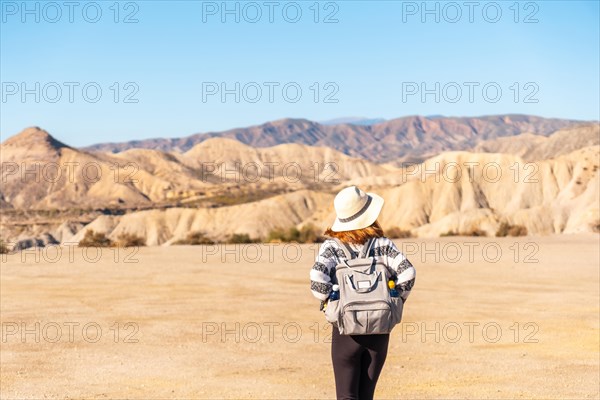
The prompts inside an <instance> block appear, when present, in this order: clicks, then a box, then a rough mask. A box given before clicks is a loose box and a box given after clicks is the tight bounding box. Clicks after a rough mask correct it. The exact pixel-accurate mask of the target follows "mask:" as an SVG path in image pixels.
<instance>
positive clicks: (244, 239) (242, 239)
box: [227, 233, 259, 244]
mask: <svg viewBox="0 0 600 400" xmlns="http://www.w3.org/2000/svg"><path fill="white" fill-rule="evenodd" d="M257 242H259V239H256V238H251V237H250V235H248V234H247V233H234V234H233V235H231V236H229V238H228V239H227V243H234V244H245V243H257Z"/></svg>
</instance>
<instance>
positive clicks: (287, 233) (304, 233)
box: [267, 224, 325, 243]
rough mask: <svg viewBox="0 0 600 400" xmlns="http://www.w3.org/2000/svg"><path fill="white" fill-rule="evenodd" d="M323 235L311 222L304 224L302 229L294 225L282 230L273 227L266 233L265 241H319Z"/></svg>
mask: <svg viewBox="0 0 600 400" xmlns="http://www.w3.org/2000/svg"><path fill="white" fill-rule="evenodd" d="M323 241H325V237H324V236H322V235H321V234H320V233H319V230H318V229H317V228H315V227H314V226H313V225H311V224H307V225H304V226H303V227H302V229H300V230H299V229H298V228H296V227H295V226H293V227H291V228H289V229H287V230H284V229H274V230H272V231H271V232H269V234H268V235H267V242H296V243H321V242H323Z"/></svg>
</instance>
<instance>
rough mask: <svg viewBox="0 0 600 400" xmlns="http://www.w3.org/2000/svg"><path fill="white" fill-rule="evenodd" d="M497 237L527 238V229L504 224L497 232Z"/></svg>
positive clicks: (521, 226)
mask: <svg viewBox="0 0 600 400" xmlns="http://www.w3.org/2000/svg"><path fill="white" fill-rule="evenodd" d="M496 236H497V237H505V236H527V228H525V227H524V226H523V225H511V224H509V223H508V222H502V223H501V224H500V226H499V227H498V230H497V231H496Z"/></svg>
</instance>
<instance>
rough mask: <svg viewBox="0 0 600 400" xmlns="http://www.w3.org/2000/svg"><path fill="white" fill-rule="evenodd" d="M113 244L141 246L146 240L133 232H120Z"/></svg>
mask: <svg viewBox="0 0 600 400" xmlns="http://www.w3.org/2000/svg"><path fill="white" fill-rule="evenodd" d="M115 244H116V245H117V246H118V247H141V246H145V245H146V241H145V240H144V239H143V238H141V237H139V236H137V235H134V234H133V233H122V234H120V235H119V237H118V239H117V243H115Z"/></svg>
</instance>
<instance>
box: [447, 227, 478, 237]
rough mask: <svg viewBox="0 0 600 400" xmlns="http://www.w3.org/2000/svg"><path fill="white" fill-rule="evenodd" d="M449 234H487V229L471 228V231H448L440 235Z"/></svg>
mask: <svg viewBox="0 0 600 400" xmlns="http://www.w3.org/2000/svg"><path fill="white" fill-rule="evenodd" d="M447 236H487V234H486V233H485V231H482V230H481V229H471V230H470V231H463V232H456V231H448V232H446V233H442V234H441V235H440V237H447Z"/></svg>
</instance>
